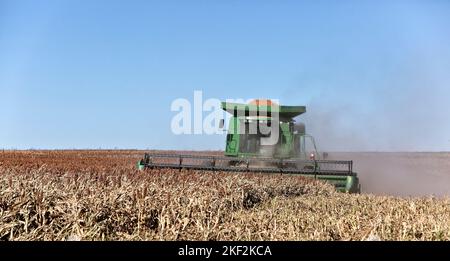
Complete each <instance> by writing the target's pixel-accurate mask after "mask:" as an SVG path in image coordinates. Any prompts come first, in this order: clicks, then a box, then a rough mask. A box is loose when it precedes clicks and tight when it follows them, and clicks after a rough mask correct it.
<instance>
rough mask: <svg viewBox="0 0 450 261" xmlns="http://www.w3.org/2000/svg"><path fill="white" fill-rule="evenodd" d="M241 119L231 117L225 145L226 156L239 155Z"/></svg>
mask: <svg viewBox="0 0 450 261" xmlns="http://www.w3.org/2000/svg"><path fill="white" fill-rule="evenodd" d="M238 129H239V120H238V119H237V118H236V117H231V118H230V124H229V127H228V134H227V140H226V146H225V155H226V156H237V155H238V151H239V134H238V131H237V130H238Z"/></svg>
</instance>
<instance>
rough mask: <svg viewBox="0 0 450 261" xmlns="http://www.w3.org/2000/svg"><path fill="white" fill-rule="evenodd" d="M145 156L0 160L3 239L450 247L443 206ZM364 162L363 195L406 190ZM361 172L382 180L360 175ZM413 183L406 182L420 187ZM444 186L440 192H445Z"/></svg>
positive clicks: (30, 154)
mask: <svg viewBox="0 0 450 261" xmlns="http://www.w3.org/2000/svg"><path fill="white" fill-rule="evenodd" d="M141 156H142V152H140V151H17V152H13V151H5V152H1V151H0V240H376V239H381V240H449V239H450V201H449V200H448V199H446V198H442V197H440V198H432V197H422V198H400V197H394V196H377V195H370V194H362V195H350V194H344V193H338V192H335V191H334V189H333V188H332V187H331V186H329V185H328V184H325V183H320V182H317V181H315V180H311V179H306V178H302V177H293V176H281V175H261V174H255V173H253V174H233V173H207V172H199V171H181V172H179V171H173V170H152V171H146V172H139V171H137V170H136V169H135V163H136V161H137V160H138V159H139V158H140V157H141ZM331 156H333V157H334V156H336V155H334V154H333V155H331ZM339 156H342V157H344V156H349V155H345V154H341V155H339ZM350 156H351V155H350ZM360 157H362V158H360V159H359V160H358V161H356V160H355V168H356V169H357V171H359V175H360V177H361V180H362V182H363V189H364V188H365V189H366V191H368V192H374V193H377V192H379V193H389V190H392V189H393V190H394V192H395V191H396V190H395V185H397V184H401V183H402V182H400V181H397V179H396V178H394V177H393V176H387V175H388V174H386V173H384V172H383V173H382V174H379V173H381V172H377V168H379V169H381V170H384V168H388V166H389V164H393V163H392V162H395V161H396V160H392V159H391V158H390V157H388V159H386V160H384V161H383V162H384V163H381V164H375V165H372V167H370V166H365V165H364V164H368V163H367V162H370V160H373V159H372V158H371V157H373V155H369V156H367V155H362V156H360ZM367 158H369V159H367ZM361 159H363V160H361ZM364 160H365V161H364ZM389 160H391V161H392V162H390V161H389ZM434 160H436V159H434ZM432 161H433V159H432ZM363 162H365V163H364V164H363ZM404 162H408V161H407V160H405V161H404ZM404 162H403V163H402V164H405V165H407V164H406V163H404ZM358 163H359V164H360V165H358ZM358 168H359V169H358ZM364 168H366V169H368V170H371V171H373V172H372V173H374V174H371V175H378V176H377V177H372V176H369V173H361V170H363V169H364ZM413 168H415V169H418V168H419V167H417V166H415V167H413ZM396 170H398V169H396ZM397 173H398V172H397ZM389 175H396V172H392V173H391V174H389ZM403 175H406V176H408V175H409V174H408V173H403ZM414 175H416V173H414V174H411V177H415V178H412V180H420V179H418V178H417V177H416V176H417V175H419V174H417V175H416V176H414ZM429 175H432V174H429ZM436 175H437V177H438V178H437V179H438V180H439V178H440V180H441V181H442V180H445V178H446V177H445V173H441V174H440V173H436ZM378 177H386V179H385V181H380V179H377V178H378ZM408 177H409V176H408ZM442 177H444V178H442ZM398 179H401V178H398ZM434 180H436V179H434ZM366 182H378V183H375V184H374V183H372V185H370V184H367V183H366ZM383 182H385V185H383ZM386 182H387V183H386ZM429 182H432V181H429ZM423 184H424V185H425V186H431V185H430V184H428V183H423ZM448 184H449V183H446V184H436V187H437V188H440V186H442V188H443V190H442V191H441V192H443V193H444V192H445V189H448V188H447V186H448ZM415 186H417V187H418V188H419V189H420V186H419V185H418V184H416V185H414V186H412V185H411V186H406V187H401V188H398V189H399V191H406V192H407V193H406V194H408V193H409V191H410V189H411V191H414V190H412V188H413V187H415ZM405 188H407V189H406V190H405ZM427 188H428V187H427ZM402 189H403V190H402ZM370 190H372V191H370ZM377 190H378V191H377ZM422 192H423V193H425V191H422V190H420V192H419V194H421V193H422ZM402 193H403V192H402ZM400 194H401V193H400ZM441 195H443V194H441Z"/></svg>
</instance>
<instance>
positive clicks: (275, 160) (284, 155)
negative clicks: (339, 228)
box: [138, 100, 361, 193]
mask: <svg viewBox="0 0 450 261" xmlns="http://www.w3.org/2000/svg"><path fill="white" fill-rule="evenodd" d="M221 106H222V109H223V110H225V111H227V112H228V113H230V114H231V115H232V116H231V118H230V120H229V126H228V133H227V135H226V146H225V152H224V156H203V155H185V154H180V155H178V154H150V153H146V154H145V155H144V158H143V159H141V160H140V161H139V162H138V168H139V169H141V170H144V169H148V168H150V169H152V168H173V169H195V170H207V171H231V172H256V173H278V174H282V175H301V176H305V177H311V178H314V179H319V180H324V181H327V182H330V183H331V184H333V185H334V186H335V187H336V189H337V190H338V191H342V192H348V193H360V190H361V189H360V184H359V180H358V177H357V175H356V173H354V172H353V162H352V161H340V160H325V159H321V158H320V154H319V153H318V152H317V148H316V144H315V141H314V138H313V137H312V136H310V135H308V134H306V132H305V125H304V124H302V123H297V122H296V121H295V120H294V118H295V117H297V116H299V115H301V114H303V113H305V112H306V108H305V107H304V106H280V105H278V104H275V103H273V102H272V101H270V100H255V101H252V102H250V103H249V104H242V103H229V102H223V103H222V104H221ZM221 125H223V121H222V124H221Z"/></svg>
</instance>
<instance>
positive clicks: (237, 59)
mask: <svg viewBox="0 0 450 261" xmlns="http://www.w3.org/2000/svg"><path fill="white" fill-rule="evenodd" d="M449 13H450V2H448V1H233V0H232V1H136V0H135V1H114V0H112V1H111V0H108V1H106V0H105V1H101V0H96V1H87V0H82V1H75V0H73V1H72V0H47V1H44V0H42V1H31V0H29V1H24V0H14V1H9V0H0V148H19V149H27V148H48V149H54V148H68V149H70V148H80V149H81V148H99V147H101V148H116V147H117V148H140V149H146V148H149V149H151V148H155V149H214V150H217V149H223V148H224V135H212V136H209V135H191V136H186V135H181V136H177V135H173V134H172V133H171V130H170V121H171V119H172V117H173V116H174V115H175V113H174V112H172V111H170V105H171V103H172V101H173V100H175V99H177V98H186V99H189V100H192V99H193V93H194V90H202V91H203V96H204V99H208V98H217V99H227V98H243V99H249V98H256V97H267V98H276V99H279V100H280V101H281V102H282V103H283V104H287V105H306V106H307V113H306V114H305V115H304V116H301V117H300V118H299V119H298V120H300V121H304V122H305V123H306V128H307V131H308V132H309V133H310V134H312V135H313V136H315V137H316V140H317V143H318V145H319V147H320V148H321V149H322V150H337V151H349V150H350V151H351V150H369V151H373V150H378V151H397V150H402V151H416V150H420V151H441V150H449V149H450V121H449V116H448V115H449V114H450V16H449V15H448V14H449Z"/></svg>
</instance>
